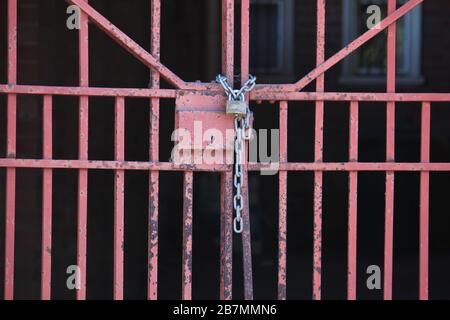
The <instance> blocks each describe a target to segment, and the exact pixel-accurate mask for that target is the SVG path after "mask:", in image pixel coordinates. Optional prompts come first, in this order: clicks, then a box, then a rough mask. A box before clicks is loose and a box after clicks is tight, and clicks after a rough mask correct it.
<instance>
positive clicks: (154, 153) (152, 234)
mask: <svg viewBox="0 0 450 320" xmlns="http://www.w3.org/2000/svg"><path fill="white" fill-rule="evenodd" d="M150 7H151V12H150V15H151V31H150V51H151V54H152V55H153V56H154V57H155V58H156V59H158V60H159V59H160V41H161V39H160V37H161V0H151V6H150ZM150 78H151V87H152V89H157V88H159V85H160V75H159V73H158V72H157V71H154V70H152V71H151V72H150ZM159 107H160V105H159V98H158V97H154V98H151V99H150V137H149V138H150V161H158V159H159V109H160V108H159ZM158 199H159V172H158V171H150V175H149V225H148V228H149V239H148V246H149V247H148V259H149V262H148V263H149V264H148V289H147V298H148V299H149V300H156V299H157V298H158V213H159V210H158V209H159V200H158Z"/></svg>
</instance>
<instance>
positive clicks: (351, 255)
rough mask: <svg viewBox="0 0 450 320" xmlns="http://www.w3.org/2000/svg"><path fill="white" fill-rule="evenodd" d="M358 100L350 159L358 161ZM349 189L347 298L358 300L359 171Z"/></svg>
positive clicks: (353, 109) (351, 176) (351, 175)
mask: <svg viewBox="0 0 450 320" xmlns="http://www.w3.org/2000/svg"><path fill="white" fill-rule="evenodd" d="M358 113H359V110H358V102H357V101H352V102H351V103H350V135H349V136H350V139H349V149H350V150H349V160H350V161H354V162H356V161H358V122H359V120H358V118H359V115H358ZM348 185H349V191H348V197H349V198H348V253H347V254H348V257H347V261H348V266H347V268H348V273H347V298H348V299H349V300H356V259H357V220H358V172H356V171H350V173H349V182H348Z"/></svg>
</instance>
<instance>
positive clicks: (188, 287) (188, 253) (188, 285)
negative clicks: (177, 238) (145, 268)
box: [181, 171, 194, 300]
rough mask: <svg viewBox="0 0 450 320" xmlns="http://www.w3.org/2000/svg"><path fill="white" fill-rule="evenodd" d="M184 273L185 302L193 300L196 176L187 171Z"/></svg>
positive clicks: (185, 177)
mask: <svg viewBox="0 0 450 320" xmlns="http://www.w3.org/2000/svg"><path fill="white" fill-rule="evenodd" d="M183 177H184V178H183V261H182V267H183V271H182V274H181V279H182V280H181V291H182V295H181V297H182V299H183V300H191V299H192V219H193V216H192V202H193V193H194V186H193V180H194V174H193V172H192V171H186V172H185V173H184V176H183Z"/></svg>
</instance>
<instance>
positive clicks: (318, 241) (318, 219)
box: [313, 0, 325, 300]
mask: <svg viewBox="0 0 450 320" xmlns="http://www.w3.org/2000/svg"><path fill="white" fill-rule="evenodd" d="M316 50H317V52H316V65H317V66H319V65H321V64H322V63H323V62H324V61H325V0H317V48H316ZM324 84H325V77H324V75H323V74H322V75H320V76H318V77H317V80H316V91H317V92H323V91H324ZM323 114H324V102H323V101H320V100H319V101H316V121H315V141H314V161H315V162H322V161H323ZM322 183H323V173H322V172H321V171H316V172H314V240H313V241H314V249H313V251H314V256H313V265H314V266H313V299H314V300H320V298H321V275H322Z"/></svg>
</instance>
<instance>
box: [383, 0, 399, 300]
mask: <svg viewBox="0 0 450 320" xmlns="http://www.w3.org/2000/svg"><path fill="white" fill-rule="evenodd" d="M396 8H397V1H396V0H388V3H387V12H388V15H389V14H392V13H393V12H395V10H396ZM396 32H397V28H396V24H395V23H394V24H391V25H389V26H388V30H387V52H386V55H387V70H386V83H387V86H386V92H388V93H392V92H395V74H396V63H395V62H396V61H395V59H396V43H397V41H396ZM394 161H395V103H394V102H392V101H388V102H387V106H386V162H394ZM394 178H395V177H394V172H393V171H387V172H386V196H385V222H384V223H385V227H384V269H383V271H384V272H383V274H384V286H383V288H384V289H383V295H384V299H385V300H392V259H393V250H394V248H393V243H394V183H395V182H394Z"/></svg>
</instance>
